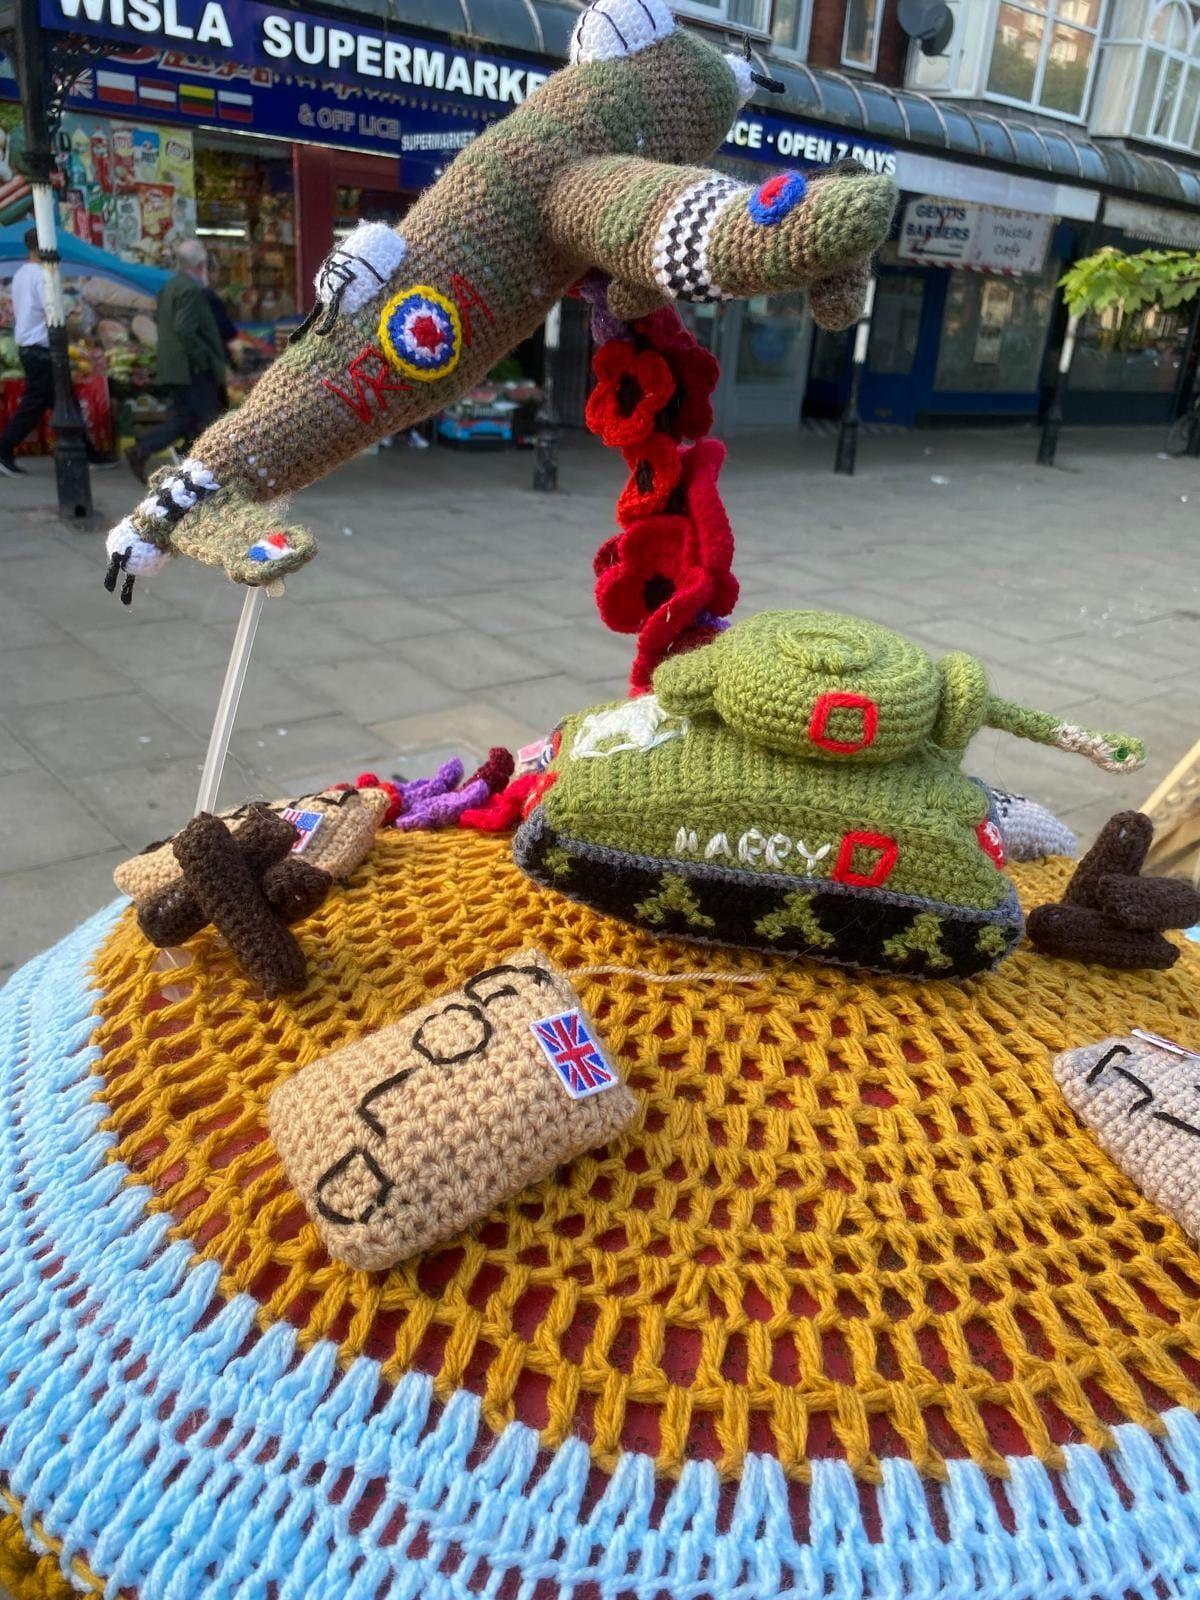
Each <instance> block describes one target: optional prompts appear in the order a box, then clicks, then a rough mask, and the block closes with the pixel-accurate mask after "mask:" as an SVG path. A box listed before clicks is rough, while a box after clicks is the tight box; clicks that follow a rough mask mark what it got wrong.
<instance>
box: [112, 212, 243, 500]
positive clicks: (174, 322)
mask: <svg viewBox="0 0 1200 1600" xmlns="http://www.w3.org/2000/svg"><path fill="white" fill-rule="evenodd" d="M175 259H176V262H177V265H178V271H176V273H175V274H174V276H173V277H172V278H170V279H168V281H167V282H166V283H165V284H164V285H163V289H162V292H161V293H160V294H159V297H158V363H157V368H156V373H155V377H156V380H157V383H158V386H159V388H160V389H164V390H165V391H166V393H167V396H168V402H167V416H166V420H165V421H163V422H160V423H159V424H158V426H157V427H156V428H150V429H149V430H148V431H147V432H146V433H144V434H143V435H142V437H141V438H140V439H139V440H138V442H137V443H136V444H135V445H133V446H131V447H130V449H128V450H126V452H125V459H126V461H128V463H129V465H130V467H131V468H132V469H133V471H134V472H135V473H136V474H137V476H138V477H139V478H140V479H141V480H142V482H143V483H145V481H146V464H147V462H148V461H149V460H150V457H151V456H152V455H154V454H155V452H156V451H158V450H165V449H166V448H167V447H168V446H169V445H173V444H175V443H176V442H177V441H180V440H182V442H183V445H184V448H185V449H186V448H187V447H188V446H189V445H190V444H191V443H192V441H193V440H194V439H196V438H197V437H198V436H199V435H200V434H201V433H203V432H204V430H205V428H207V427H208V425H209V423H210V422H214V421H215V420H216V419H217V417H218V416H220V414H221V385H222V383H223V382H224V380H225V346H224V345H223V344H222V343H221V335H220V333H219V332H218V330H217V324H216V320H215V318H214V317H213V314H212V307H211V306H210V305H209V303H208V297H207V294H206V292H205V291H206V287H207V284H208V252H207V251H206V250H205V248H204V246H203V245H202V244H201V243H200V241H199V240H198V239H185V240H184V241H183V243H182V244H181V245H180V246H179V248H178V249H177V251H176V252H175Z"/></svg>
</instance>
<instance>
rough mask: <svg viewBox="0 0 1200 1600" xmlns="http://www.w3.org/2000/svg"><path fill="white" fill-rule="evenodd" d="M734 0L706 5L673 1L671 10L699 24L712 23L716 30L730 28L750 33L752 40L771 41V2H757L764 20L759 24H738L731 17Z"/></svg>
mask: <svg viewBox="0 0 1200 1600" xmlns="http://www.w3.org/2000/svg"><path fill="white" fill-rule="evenodd" d="M732 3H733V0H714V3H713V4H712V5H706V4H705V3H704V0H671V10H672V11H677V12H678V13H679V14H680V15H681V16H686V17H693V18H695V20H696V21H697V22H710V23H712V25H713V27H716V28H730V29H733V30H735V31H736V32H737V33H739V34H742V33H748V34H749V35H750V37H751V38H752V39H770V37H771V30H770V21H771V0H755V4H757V6H758V8H759V11H760V12H761V13H762V18H763V20H762V21H761V22H759V23H757V24H751V23H748V22H738V21H736V20H735V19H734V18H733V17H731V16H730V11H731V9H732Z"/></svg>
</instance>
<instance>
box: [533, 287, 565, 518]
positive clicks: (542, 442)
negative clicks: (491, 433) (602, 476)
mask: <svg viewBox="0 0 1200 1600" xmlns="http://www.w3.org/2000/svg"><path fill="white" fill-rule="evenodd" d="M561 329H562V302H561V301H558V300H556V301H555V303H554V304H553V305H552V306H551V307H550V310H549V311H548V312H547V313H546V360H545V380H544V382H543V384H542V403H541V405H540V406H539V407H538V411H537V432H536V433H535V434H534V437H533V487H534V488H535V489H537V490H540V491H541V493H543V494H553V493H554V491H555V490H556V489H557V488H558V416H557V414H556V412H555V409H554V380H555V378H556V377H557V375H558V350H559V343H560V333H561Z"/></svg>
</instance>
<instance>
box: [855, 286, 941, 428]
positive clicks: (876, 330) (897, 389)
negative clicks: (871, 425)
mask: <svg viewBox="0 0 1200 1600" xmlns="http://www.w3.org/2000/svg"><path fill="white" fill-rule="evenodd" d="M929 276H930V275H929V273H928V272H904V271H895V270H892V269H888V268H881V269H880V272H879V277H878V282H877V284H876V288H875V311H874V314H873V316H872V318H871V342H870V344H869V345H868V346H867V365H866V369H865V370H864V372H863V383H862V394H861V397H860V401H859V409H860V410H861V412H862V416H863V420H864V421H866V422H891V423H896V424H898V425H899V426H901V427H905V428H911V427H912V426H913V424H914V423H915V422H916V420H917V416H918V413H919V412H920V411H921V409H922V402H923V400H924V396H925V393H926V392H927V391H928V388H929V384H930V380H931V378H932V372H931V371H930V370H927V369H929V368H930V367H931V365H932V363H931V362H930V361H929V347H930V339H931V337H932V339H933V341H935V342H936V338H937V333H936V322H933V325H932V326H931V327H930V328H929V329H928V330H927V329H926V327H925V324H926V323H927V322H930V321H931V320H932V319H931V316H930V312H931V309H932V308H931V306H930V305H929V301H930V300H931V299H932V298H933V297H932V296H930V295H929V294H928V293H927V290H928V287H929V283H928V280H929Z"/></svg>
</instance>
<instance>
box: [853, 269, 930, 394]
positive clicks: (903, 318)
mask: <svg viewBox="0 0 1200 1600" xmlns="http://www.w3.org/2000/svg"><path fill="white" fill-rule="evenodd" d="M924 298H925V279H924V276H923V274H921V273H919V272H904V273H890V274H889V275H888V276H887V277H884V278H880V279H879V282H878V283H877V285H876V287H875V309H874V311H873V312H872V315H871V342H870V344H869V345H868V346H867V366H868V367H869V368H870V370H871V371H872V372H875V373H881V374H885V375H888V374H890V375H891V376H893V377H903V376H905V375H906V374H908V373H910V372H911V371H912V368H913V362H914V361H915V359H916V355H917V339H918V336H919V334H920V330H921V306H922V303H923V301H924Z"/></svg>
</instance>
